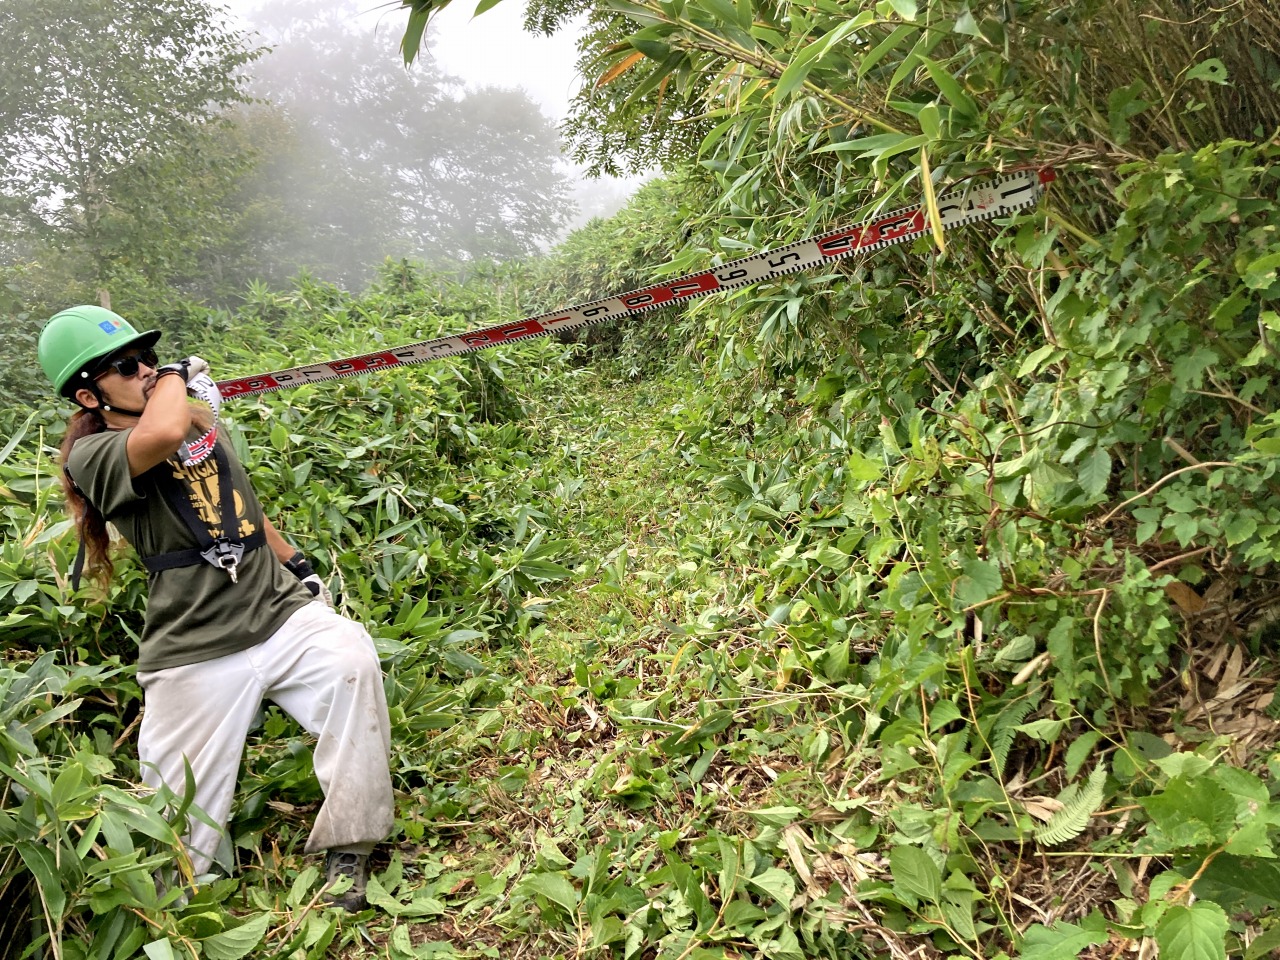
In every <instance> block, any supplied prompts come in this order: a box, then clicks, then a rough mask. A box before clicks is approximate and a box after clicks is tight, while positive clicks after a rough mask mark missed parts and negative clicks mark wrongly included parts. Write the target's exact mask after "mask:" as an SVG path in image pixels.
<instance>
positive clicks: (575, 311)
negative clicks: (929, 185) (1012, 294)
mask: <svg viewBox="0 0 1280 960" xmlns="http://www.w3.org/2000/svg"><path fill="white" fill-rule="evenodd" d="M1056 178H1057V176H1056V174H1055V173H1054V171H1053V170H1052V169H1050V168H1048V167H1045V168H1043V169H1040V170H1028V171H1023V172H1020V173H1014V174H1010V175H1009V176H1005V177H1001V178H1000V179H998V180H995V181H992V182H989V183H982V184H970V185H967V186H964V187H962V188H960V189H957V190H955V191H953V192H951V193H949V194H947V195H946V196H943V197H939V198H938V201H937V206H938V217H939V220H940V223H941V227H942V229H943V230H944V231H945V230H952V229H954V228H956V227H961V226H964V225H965V224H967V223H974V222H976V221H979V220H991V219H993V218H995V217H998V216H1002V215H1004V214H1008V213H1013V212H1014V211H1016V210H1020V209H1022V208H1024V207H1029V206H1031V205H1032V204H1033V203H1035V202H1036V200H1037V199H1039V197H1040V195H1041V194H1042V193H1043V192H1044V188H1045V185H1046V184H1049V183H1051V182H1053V181H1054V180H1055V179H1056ZM931 229H932V228H931V226H930V224H929V218H928V211H927V210H926V208H925V205H924V204H918V205H916V206H913V207H904V208H903V209H901V210H895V211H894V212H893V213H889V214H885V215H884V216H878V217H873V218H871V219H870V220H866V221H864V222H863V223H860V224H858V225H856V226H853V227H848V228H845V229H841V230H835V231H833V232H831V233H827V234H823V235H822V236H820V237H811V238H809V239H807V240H797V241H796V242H795V243H790V244H787V245H786V246H784V247H779V248H778V249H776V250H769V251H767V252H765V253H755V254H752V255H751V256H749V257H743V258H742V259H740V260H731V261H730V262H729V263H726V264H723V265H722V266H719V267H715V268H713V269H710V270H704V271H703V272H701V273H691V274H689V275H688V276H684V277H680V278H678V279H676V280H671V281H669V282H667V283H660V284H656V285H654V286H651V287H644V288H643V289H640V290H632V291H630V292H629V293H623V294H619V295H618V296H616V297H606V298H605V299H603V300H593V301H591V302H590V303H584V304H580V305H578V306H574V307H566V308H564V309H563V310H554V311H552V312H551V313H543V314H539V315H538V316H536V317H526V318H525V319H523V320H517V321H515V322H513V323H500V324H496V325H494V326H492V327H480V328H479V329H476V330H472V331H470V332H468V333H460V334H457V335H455V336H448V337H437V338H435V339H434V340H423V341H421V342H420V343H410V344H406V345H405V346H403V347H395V348H392V349H390V350H381V351H379V352H377V353H366V354H363V355H362V356H358V357H347V358H346V359H343V360H331V361H328V362H326V363H311V364H305V365H303V366H298V367H290V368H289V369H287V370H276V371H273V372H272V373H260V374H257V375H255V376H251V377H241V378H240V379H237V380H221V381H218V384H217V387H218V392H219V393H221V395H222V399H224V400H235V399H237V398H239V397H251V396H254V395H256V394H260V393H269V392H271V391H273V390H286V389H289V388H291V387H297V386H301V385H303V384H306V383H322V382H324V381H326V380H340V379H342V378H344V377H355V376H360V375H361V374H365V373H371V372H374V371H378V370H390V369H392V368H395V367H405V366H411V365H413V364H416V363H426V362H427V361H429V360H437V359H439V358H441V357H452V356H457V355H458V354H462V353H472V352H474V351H476V350H487V349H489V348H490V347H496V346H500V345H502V344H507V343H516V342H518V341H521V340H530V339H532V338H534V337H542V336H547V335H549V334H558V333H565V332H568V331H571V330H581V329H583V328H585V327H590V326H593V325H595V324H597V323H609V322H612V321H615V320H621V319H624V318H627V317H633V316H636V315H638V314H642V313H647V312H648V311H650V310H656V309H657V308H659V307H663V306H666V305H667V304H671V303H684V302H686V301H689V300H696V299H698V298H699V297H705V296H707V295H708V294H711V293H719V292H720V291H722V290H735V289H737V288H739V287H745V286H747V285H749V284H753V283H760V282H761V281H765V280H776V279H778V278H779V277H785V276H787V275H788V274H792V273H798V272H799V271H801V270H811V269H813V268H814V267H820V266H822V265H824V264H828V263H833V262H835V261H838V260H844V259H847V258H849V257H852V256H855V255H857V254H866V253H872V252H874V251H876V250H879V249H881V248H883V247H888V246H892V245H893V244H898V243H906V242H907V241H909V240H914V239H916V238H917V237H921V236H924V235H925V234H927V233H929V232H930V231H931Z"/></svg>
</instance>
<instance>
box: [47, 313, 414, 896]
mask: <svg viewBox="0 0 1280 960" xmlns="http://www.w3.org/2000/svg"><path fill="white" fill-rule="evenodd" d="M159 339H160V332H159V331H156V330H151V331H146V332H143V333H139V332H138V331H137V330H135V329H134V328H133V326H132V325H130V324H129V323H128V321H126V320H125V319H123V318H122V317H120V316H118V315H116V314H114V313H112V312H111V311H110V310H106V309H104V308H102V307H94V306H81V307H73V308H71V309H69V310H64V311H62V312H61V313H59V314H57V315H56V316H54V317H53V318H52V319H50V320H49V322H48V323H47V324H45V326H44V328H43V330H42V331H41V333H40V340H39V346H38V352H39V359H40V365H41V367H42V368H43V369H44V372H45V374H46V375H47V376H48V377H49V379H50V381H51V382H52V383H53V385H54V387H55V389H57V391H58V393H59V394H60V395H61V396H63V397H65V398H66V399H68V400H70V401H71V402H73V403H75V404H76V405H77V406H78V407H79V408H80V409H79V410H78V411H77V412H76V413H75V414H74V415H73V416H72V417H71V420H70V422H69V424H68V427H67V433H66V438H65V439H64V441H63V444H62V463H63V488H64V490H65V492H66V496H67V503H68V506H69V508H70V511H71V513H72V515H73V516H74V518H75V521H76V526H77V529H78V531H79V533H80V538H81V543H82V547H83V549H84V551H85V554H86V555H87V558H88V561H89V568H90V569H91V570H93V571H95V572H96V574H97V575H98V577H99V579H100V580H101V581H102V582H103V584H106V583H107V582H109V581H110V579H111V576H112V573H113V566H112V559H111V555H110V551H109V547H110V538H109V534H108V531H107V523H108V522H110V523H111V524H113V525H114V526H115V527H116V528H117V529H118V530H119V532H120V533H121V535H122V536H123V537H124V539H126V540H127V541H129V543H130V544H132V546H133V547H134V549H135V550H136V551H137V553H138V554H139V555H140V557H141V559H142V562H143V564H144V566H146V568H147V570H148V572H149V578H148V597H147V613H146V622H145V626H144V628H143V632H142V637H141V642H140V645H139V653H138V682H139V684H140V685H141V686H142V689H143V693H144V705H145V709H144V712H143V719H142V725H141V728H140V730H139V734H138V756H139V760H140V761H141V764H142V769H143V778H144V780H145V781H146V782H147V783H148V784H150V785H151V786H153V787H157V788H159V787H160V786H161V785H162V784H163V785H167V786H168V787H169V788H170V789H171V790H173V791H174V792H175V793H177V794H179V795H180V794H182V792H183V788H184V784H185V771H186V766H187V765H188V764H189V765H190V769H191V771H192V773H193V774H194V778H195V795H194V803H195V804H196V806H197V807H199V808H200V809H201V810H202V811H204V813H205V814H207V815H208V818H209V819H210V820H212V821H213V823H214V824H215V825H216V826H210V825H209V824H206V823H203V822H202V821H200V820H198V819H194V818H193V819H192V821H191V823H190V830H189V833H188V835H187V838H186V846H187V852H188V853H189V855H190V858H191V876H192V878H193V879H194V878H196V877H199V876H201V875H203V874H205V873H207V872H208V870H209V869H210V867H211V866H212V865H213V863H214V862H215V861H221V862H222V863H223V864H224V865H226V866H228V867H230V866H231V858H230V844H229V841H228V838H227V836H226V833H225V827H226V823H227V819H228V818H229V816H230V811H231V802H232V799H233V797H234V792H235V786H236V782H237V778H238V774H239V767H240V760H241V757H242V755H243V751H244V743H245V738H246V736H247V735H248V732H249V729H250V727H251V726H252V724H253V722H254V720H255V719H256V717H257V715H258V712H259V710H260V708H261V704H262V701H263V700H264V699H270V700H271V701H272V702H274V703H276V704H277V705H279V706H280V707H281V708H282V709H284V710H285V711H286V712H288V713H289V714H291V715H292V716H293V717H294V718H295V719H296V720H297V721H298V722H299V723H300V724H301V725H302V726H303V727H304V728H306V729H307V731H308V732H310V733H311V734H312V735H313V736H315V737H316V746H315V752H314V759H315V771H316V776H317V778H318V779H319V781H320V785H321V787H322V789H323V791H324V795H325V802H324V804H323V805H322V806H321V808H320V810H319V812H318V813H317V815H316V822H315V824H314V827H313V829H312V832H311V836H310V838H309V839H308V841H307V851H308V852H317V851H320V850H324V851H326V852H327V856H326V876H327V879H328V881H329V882H330V883H331V884H332V883H337V882H338V881H339V880H340V879H341V878H343V877H348V878H350V880H351V883H350V885H349V886H347V887H346V889H345V890H344V891H343V892H342V893H339V894H331V895H330V900H331V902H333V903H335V904H336V905H338V906H341V907H344V908H345V909H347V910H358V909H361V908H363V906H364V903H365V900H364V886H365V877H366V872H367V862H368V855H369V853H370V851H371V850H372V848H373V845H374V844H375V843H376V842H378V841H380V840H382V839H384V838H385V837H386V836H387V835H388V834H389V833H390V831H391V826H392V822H393V813H394V807H393V797H392V790H391V777H390V773H389V769H388V756H389V750H390V723H389V720H388V717H387V705H386V700H385V697H384V694H383V688H382V670H381V666H380V664H379V662H378V657H377V653H376V651H375V650H374V647H373V641H372V639H371V638H370V637H369V634H368V632H367V631H366V630H365V629H364V627H363V626H361V625H360V624H358V623H356V622H354V621H352V620H349V619H347V618H346V617H343V616H341V615H340V614H338V613H336V612H335V611H334V609H333V600H332V598H331V597H330V595H329V591H328V590H327V589H326V588H325V585H324V583H323V582H322V581H321V579H320V578H319V577H318V576H316V574H315V572H314V571H313V570H312V568H311V565H310V564H309V563H308V562H307V560H306V558H305V557H304V556H303V555H302V554H301V553H300V552H298V551H297V550H296V549H295V548H294V547H292V546H291V545H290V544H289V543H288V542H287V541H286V540H285V539H284V537H283V536H282V535H281V534H280V533H279V532H278V531H277V530H276V529H275V528H274V527H273V526H272V525H271V522H270V521H269V520H268V519H267V518H266V516H265V515H264V513H263V511H262V506H261V504H260V503H259V501H258V498H257V496H256V495H255V494H254V492H253V489H252V486H251V485H250V482H249V478H248V476H247V474H246V473H245V470H244V468H243V467H242V466H241V464H240V462H239V461H238V460H237V458H236V456H235V453H234V451H232V449H231V447H230V444H228V443H226V442H224V441H223V440H220V439H217V438H216V431H215V429H214V428H215V422H214V416H213V415H212V414H211V412H210V410H209V409H208V408H206V407H204V406H201V405H197V404H193V403H192V402H191V401H190V400H189V398H188V390H189V388H191V389H193V390H194V389H197V388H198V389H200V390H207V389H210V388H211V389H212V390H213V391H214V399H216V387H214V386H213V381H212V380H211V379H210V378H209V376H208V364H207V363H206V362H205V361H204V360H202V359H200V358H199V357H188V358H187V359H185V360H182V361H180V362H178V363H171V364H164V365H159V360H158V358H157V356H156V354H155V350H154V347H155V345H156V343H157V342H158V341H159ZM196 438H199V442H198V441H197V439H196ZM206 441H207V442H206Z"/></svg>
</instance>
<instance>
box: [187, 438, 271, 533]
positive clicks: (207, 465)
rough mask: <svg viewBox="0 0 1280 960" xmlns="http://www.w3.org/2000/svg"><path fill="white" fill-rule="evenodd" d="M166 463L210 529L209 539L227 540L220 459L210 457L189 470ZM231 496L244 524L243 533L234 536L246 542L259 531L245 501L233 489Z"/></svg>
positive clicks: (240, 526) (241, 530) (240, 524)
mask: <svg viewBox="0 0 1280 960" xmlns="http://www.w3.org/2000/svg"><path fill="white" fill-rule="evenodd" d="M166 462H167V463H168V465H169V467H170V468H171V470H172V473H173V478H174V479H175V480H177V481H178V483H179V484H181V486H182V488H183V490H185V491H186V494H187V498H188V499H189V500H190V501H191V506H192V507H194V508H195V511H196V514H197V515H198V516H199V517H200V520H201V521H202V522H203V523H204V524H205V526H207V527H208V528H209V535H210V536H211V537H213V538H214V539H215V540H216V539H217V538H218V537H222V536H226V534H224V533H223V532H222V511H221V506H222V505H221V504H220V503H219V502H218V497H219V492H220V491H219V487H218V464H217V461H216V459H215V458H214V457H209V458H208V459H207V460H203V461H201V462H200V463H196V464H193V465H191V466H189V467H184V466H183V465H182V464H181V463H179V462H178V461H176V460H168V461H166ZM231 496H232V498H233V499H234V500H235V510H236V517H237V519H238V520H239V521H240V523H239V530H238V531H237V532H236V533H235V534H234V537H235V539H237V540H243V539H244V538H245V537H247V536H249V535H250V534H252V533H253V532H254V531H256V530H257V527H256V526H255V525H254V524H253V522H252V521H251V520H249V518H248V517H246V516H245V508H244V498H243V497H242V496H240V491H239V490H236V489H234V488H233V489H232V491H231Z"/></svg>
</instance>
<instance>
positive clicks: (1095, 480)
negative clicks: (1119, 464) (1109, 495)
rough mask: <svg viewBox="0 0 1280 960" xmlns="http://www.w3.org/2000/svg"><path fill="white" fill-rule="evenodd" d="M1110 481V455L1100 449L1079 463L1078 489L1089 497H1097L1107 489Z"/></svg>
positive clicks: (1096, 449)
mask: <svg viewBox="0 0 1280 960" xmlns="http://www.w3.org/2000/svg"><path fill="white" fill-rule="evenodd" d="M1110 479H1111V455H1110V454H1109V453H1107V451H1105V450H1103V449H1102V448H1101V447H1094V448H1093V452H1092V453H1090V454H1089V455H1088V456H1087V457H1085V458H1084V459H1083V460H1082V461H1080V489H1081V490H1083V491H1084V492H1085V493H1086V494H1088V495H1089V496H1091V497H1096V496H1099V495H1100V494H1101V493H1102V492H1103V491H1105V490H1106V489H1107V482H1108V481H1109V480H1110Z"/></svg>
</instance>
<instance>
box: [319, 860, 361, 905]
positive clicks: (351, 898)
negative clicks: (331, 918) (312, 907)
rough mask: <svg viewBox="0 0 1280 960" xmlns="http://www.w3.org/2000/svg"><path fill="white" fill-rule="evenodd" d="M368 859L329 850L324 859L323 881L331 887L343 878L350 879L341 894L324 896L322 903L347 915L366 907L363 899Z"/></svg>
mask: <svg viewBox="0 0 1280 960" xmlns="http://www.w3.org/2000/svg"><path fill="white" fill-rule="evenodd" d="M368 870H369V858H368V857H367V856H365V855H364V854H363V853H347V852H343V851H339V850H330V851H329V852H328V854H326V855H325V859H324V881H325V883H326V884H327V885H328V886H333V885H334V884H335V883H337V882H338V881H339V880H340V879H342V878H343V877H350V878H351V886H349V887H347V889H346V890H344V891H343V892H342V893H330V894H326V895H325V898H324V902H325V903H326V904H328V905H329V906H333V907H341V908H342V909H343V910H345V911H347V913H356V912H358V911H360V910H363V909H364V908H365V907H366V906H368V901H367V900H365V897H364V884H365V878H366V877H367V875H368Z"/></svg>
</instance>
